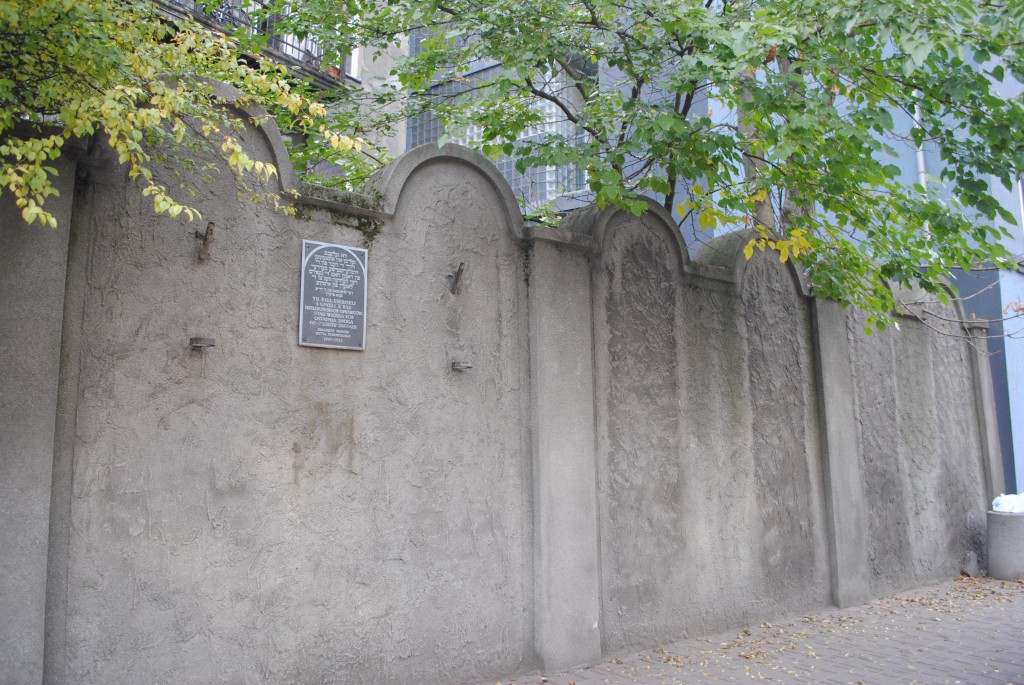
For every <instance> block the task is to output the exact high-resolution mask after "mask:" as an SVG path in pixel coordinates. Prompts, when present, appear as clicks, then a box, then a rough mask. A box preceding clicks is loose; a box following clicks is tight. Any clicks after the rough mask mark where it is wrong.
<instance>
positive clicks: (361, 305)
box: [299, 240, 366, 350]
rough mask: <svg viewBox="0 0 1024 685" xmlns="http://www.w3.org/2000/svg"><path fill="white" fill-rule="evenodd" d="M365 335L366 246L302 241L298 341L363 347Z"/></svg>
mask: <svg viewBox="0 0 1024 685" xmlns="http://www.w3.org/2000/svg"><path fill="white" fill-rule="evenodd" d="M365 339H366V250H364V249H362V248H359V247H345V246H344V245H332V244H330V243H318V242H316V241H314V240H303V241H302V292H301V295H300V304H299V344H300V345H306V346H308V347H332V348H335V349H339V350H362V349H364V345H365Z"/></svg>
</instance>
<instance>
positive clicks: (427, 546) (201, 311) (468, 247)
mask: <svg viewBox="0 0 1024 685" xmlns="http://www.w3.org/2000/svg"><path fill="white" fill-rule="evenodd" d="M224 176H225V178H223V179H221V180H220V181H219V182H218V184H217V185H215V186H214V187H212V188H211V189H210V197H209V198H200V202H199V203H198V204H199V207H200V209H201V211H204V218H206V219H209V220H213V221H215V222H216V224H217V226H218V230H217V233H216V239H215V242H214V244H213V249H212V258H211V259H210V260H209V261H208V262H206V263H203V264H199V263H197V261H196V250H197V241H196V240H195V239H194V238H193V237H192V235H191V233H192V232H193V230H194V227H193V226H192V225H188V224H183V223H177V222H174V221H170V220H163V219H157V218H154V217H151V216H150V215H149V214H148V211H147V208H146V207H144V206H143V204H142V202H141V201H137V200H135V198H134V195H135V194H134V192H133V191H132V190H131V189H127V190H126V189H125V188H124V187H123V185H122V184H121V183H120V182H114V183H111V184H109V185H108V186H106V187H105V188H104V189H103V193H102V196H101V197H100V198H98V199H97V201H96V206H97V207H98V208H100V209H98V211H97V213H96V215H95V216H94V217H93V220H92V224H91V227H90V228H91V232H92V235H91V237H90V239H91V251H92V254H93V259H92V260H91V262H90V264H89V271H88V274H87V276H86V280H85V281H84V282H83V283H81V284H80V287H83V288H84V289H86V291H87V294H86V302H85V305H84V310H85V315H84V319H83V322H82V330H81V331H80V332H79V335H80V337H81V339H82V340H84V341H87V342H86V344H85V350H84V353H83V362H82V370H81V387H80V394H81V399H80V402H79V406H78V415H77V439H76V444H75V449H74V474H73V479H74V480H73V483H74V484H73V489H72V493H71V495H72V497H71V529H72V535H71V547H70V554H69V560H68V563H69V567H70V572H69V578H68V595H67V626H68V627H67V633H68V636H69V637H68V642H67V646H66V650H67V655H66V659H67V665H66V672H65V673H64V674H63V676H62V677H61V676H59V675H57V674H55V677H56V679H57V680H58V681H66V682H82V683H88V682H93V683H113V682H150V681H167V680H174V681H177V682H196V683H212V682H240V681H249V682H283V681H305V682H314V681H315V682H344V683H355V682H367V683H383V682H415V681H423V680H425V681H432V682H447V681H457V680H463V679H472V678H475V677H481V676H483V675H485V674H486V673H489V672H491V671H492V670H495V669H497V670H500V671H513V670H517V669H523V668H527V667H529V666H530V665H531V664H532V661H531V658H532V657H531V642H532V640H531V631H532V616H531V613H530V611H529V610H528V607H529V605H530V602H529V601H528V598H529V597H530V596H531V595H532V590H531V563H530V558H531V557H530V549H531V545H532V539H531V537H530V525H529V524H530V521H531V513H530V512H531V509H530V506H531V504H530V498H529V497H530V492H531V490H530V487H529V483H530V477H531V476H530V459H529V433H528V426H529V421H528V420H527V417H526V415H525V412H526V411H527V410H528V404H527V402H526V398H527V390H528V383H529V377H528V368H527V357H526V354H527V350H528V346H527V344H526V337H525V336H526V326H525V323H526V308H525V303H524V301H525V287H526V286H525V281H524V276H523V266H522V253H521V250H520V249H519V247H518V245H517V244H516V242H515V241H514V240H513V239H512V233H511V229H510V227H509V226H507V225H506V224H505V222H503V221H502V220H501V217H500V215H499V214H498V213H497V212H496V211H495V210H494V209H493V207H494V206H495V204H496V202H495V201H493V200H491V201H488V200H489V198H493V197H494V196H493V194H492V193H493V191H491V190H490V188H489V185H488V184H487V183H486V182H485V180H484V179H483V178H482V177H481V175H480V174H479V173H478V172H476V171H475V170H474V169H473V168H472V167H470V166H468V165H461V166H459V165H452V166H450V167H449V168H446V169H445V173H444V174H435V173H431V170H430V169H424V170H422V171H417V172H416V174H415V175H414V176H413V177H412V178H411V179H410V180H409V181H408V182H407V185H406V186H405V188H404V192H403V194H402V196H401V198H400V199H399V201H398V207H397V209H396V211H395V214H394V220H393V221H392V222H391V223H389V225H387V226H386V227H384V228H383V230H382V232H381V234H380V235H378V236H377V238H376V239H375V240H374V241H373V242H372V243H371V244H369V248H370V296H369V301H370V310H369V320H370V325H369V329H368V331H367V340H368V349H367V351H366V352H364V353H346V352H332V351H325V350H318V349H311V348H300V347H297V346H296V345H295V344H294V340H295V337H296V328H297V314H298V286H299V283H298V265H299V258H300V245H301V240H302V239H303V238H310V239H315V240H321V241H326V242H338V243H343V244H348V245H357V246H358V245H362V244H363V243H364V235H363V234H362V233H360V232H359V231H357V230H356V229H355V228H353V227H352V226H353V225H354V222H349V223H350V225H342V226H336V225H334V224H333V223H332V222H331V221H330V217H329V216H327V215H326V214H325V213H322V212H319V211H314V213H313V215H312V217H311V218H310V219H308V220H299V219H293V218H288V217H284V216H281V215H278V214H273V213H269V212H266V211H263V210H257V209H254V208H253V207H251V206H249V205H247V204H246V203H243V202H241V201H238V200H237V199H236V198H235V195H234V192H233V189H232V188H231V186H230V184H229V183H228V182H227V180H226V179H230V176H229V175H224ZM125 198H127V202H128V207H127V208H125V209H121V206H120V205H121V203H123V202H124V199H125ZM460 262H464V263H465V264H466V267H465V272H464V276H463V278H462V283H461V287H460V289H459V294H458V295H453V294H452V293H451V292H450V291H449V289H448V285H449V283H448V280H447V278H446V276H447V275H448V274H449V273H451V272H452V271H454V270H455V268H457V267H458V264H459V263H460ZM192 336H204V337H212V338H215V339H216V340H217V346H216V347H214V348H211V349H209V350H207V351H205V352H194V351H191V350H189V349H188V346H187V343H188V340H189V338H190V337H192ZM456 360H466V361H470V362H471V363H472V364H473V369H472V370H470V371H467V372H463V373H456V372H453V371H452V370H451V363H452V361H456ZM51 434H52V431H51Z"/></svg>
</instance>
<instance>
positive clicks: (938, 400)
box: [848, 304, 987, 596]
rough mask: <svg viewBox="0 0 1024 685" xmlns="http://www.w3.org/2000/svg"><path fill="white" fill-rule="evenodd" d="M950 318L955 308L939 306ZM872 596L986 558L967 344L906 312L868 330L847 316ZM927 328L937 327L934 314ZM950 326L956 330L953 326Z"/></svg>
mask: <svg viewBox="0 0 1024 685" xmlns="http://www.w3.org/2000/svg"><path fill="white" fill-rule="evenodd" d="M930 309H933V310H935V309H939V310H940V313H941V314H942V315H943V316H946V317H953V316H955V315H956V312H955V311H953V310H952V308H940V306H939V305H937V304H935V305H932V306H931V307H930ZM848 320H849V325H848V333H849V339H850V344H851V347H852V349H853V359H854V379H855V387H856V392H857V399H858V401H857V412H858V425H859V429H860V430H859V435H858V440H859V442H860V451H861V473H862V478H863V489H864V496H865V498H866V499H867V500H868V511H869V531H870V534H869V542H868V554H869V557H870V566H871V590H872V594H874V595H875V596H878V595H881V594H885V593H888V592H891V591H895V590H902V589H906V588H910V587H914V586H917V585H922V584H925V583H928V582H931V581H934V580H937V579H940V578H946V577H950V576H951V575H954V574H956V573H957V572H959V571H960V570H961V568H963V564H964V563H965V555H966V554H967V553H968V552H973V553H974V554H975V555H976V556H977V557H978V558H979V559H982V558H983V556H984V549H983V548H984V531H985V519H984V512H985V509H986V508H987V507H986V495H985V485H984V476H983V464H982V463H981V459H980V453H979V452H980V451H979V435H978V430H979V428H978V426H979V419H978V416H977V414H976V412H975V410H974V407H973V406H972V405H969V404H968V403H966V402H964V398H965V397H969V396H970V395H971V394H972V389H971V388H972V383H973V381H972V379H971V366H970V359H969V355H970V354H971V350H970V348H969V343H968V342H966V341H965V340H964V339H963V338H962V337H954V336H953V335H937V334H936V333H935V332H933V331H932V330H931V329H930V328H928V327H927V326H926V325H925V324H923V323H921V322H918V321H915V320H912V319H905V320H904V321H902V322H901V328H902V330H901V331H899V332H895V331H888V332H885V333H875V334H874V335H870V336H868V335H865V333H864V321H863V317H862V316H860V315H856V314H853V315H851V316H850V317H849V319H848ZM929 325H931V326H936V327H941V326H944V325H945V324H943V323H941V322H940V321H938V320H933V321H931V322H929ZM949 332H950V333H955V331H949Z"/></svg>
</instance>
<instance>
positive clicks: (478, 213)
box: [0, 128, 998, 683]
mask: <svg viewBox="0 0 1024 685" xmlns="http://www.w3.org/2000/svg"><path fill="white" fill-rule="evenodd" d="M246 140H247V144H248V145H249V146H250V149H251V152H252V154H254V155H256V156H259V157H261V158H264V159H268V160H271V161H275V160H276V161H277V163H278V164H280V165H281V172H282V173H281V179H282V180H281V181H280V182H277V181H275V182H274V184H273V187H271V188H269V190H281V189H297V190H299V191H300V193H301V197H300V199H299V200H298V201H297V205H296V210H297V211H296V215H295V216H286V215H284V214H281V213H274V212H272V211H270V210H269V209H267V208H264V207H261V206H256V205H253V204H251V203H250V202H249V201H248V200H245V199H243V198H240V196H239V195H238V193H237V189H236V188H235V186H234V182H233V180H232V178H231V176H230V174H228V173H222V174H220V175H219V176H217V177H216V178H215V179H214V180H213V181H212V182H211V183H210V184H208V185H206V186H204V188H203V191H202V193H201V194H200V195H199V196H198V197H197V198H196V200H195V201H194V203H195V204H196V205H197V206H198V208H199V209H200V210H201V211H202V212H203V219H204V221H212V222H214V224H215V233H214V236H215V237H214V241H213V243H212V246H211V250H210V258H209V259H207V260H200V259H199V258H198V256H199V245H200V243H199V241H198V240H197V239H196V237H195V230H196V228H197V227H198V225H197V224H189V223H187V222H184V221H174V220H170V219H167V218H161V217H155V216H153V215H152V214H151V212H150V208H149V206H148V205H147V203H146V201H145V200H144V199H143V198H141V197H140V196H139V194H138V189H137V188H136V187H135V186H133V185H131V184H130V183H129V182H128V181H127V179H126V178H125V177H124V175H123V173H122V171H121V170H120V169H119V168H118V167H117V166H116V165H112V164H107V166H105V167H104V166H103V164H104V159H105V158H104V156H103V154H102V153H100V154H99V155H98V156H94V157H93V158H91V159H89V160H87V161H88V164H87V165H85V166H84V167H83V168H87V169H91V170H92V172H91V174H90V176H89V178H88V180H87V181H86V182H84V183H82V184H81V185H80V186H79V188H78V189H77V190H73V189H71V188H68V189H67V193H66V194H62V196H63V195H66V197H68V198H74V207H73V209H74V211H73V212H71V213H70V215H69V216H68V217H64V216H62V217H61V220H62V224H61V225H62V228H61V229H59V231H60V232H51V233H42V232H40V231H39V229H28V228H25V227H22V226H19V225H17V224H16V223H15V222H14V220H13V211H12V209H11V208H10V207H5V208H3V210H2V211H3V212H4V214H3V216H4V222H3V224H2V228H0V231H2V233H0V239H2V240H3V241H4V243H3V244H4V245H5V246H13V247H11V249H5V250H3V251H2V252H0V260H3V261H2V267H0V274H2V275H3V278H4V287H5V299H4V302H3V307H2V308H0V316H2V322H3V323H2V328H0V343H2V345H3V346H4V347H3V349H4V351H5V354H4V355H3V357H2V359H3V361H2V362H0V372H2V374H3V384H2V386H0V387H2V388H3V391H2V396H0V407H2V408H3V413H0V428H2V430H3V434H4V436H5V439H4V441H3V443H4V444H3V449H4V450H5V451H4V452H3V454H4V461H3V463H2V467H3V473H2V474H0V476H2V477H0V483H2V484H3V487H4V488H5V489H4V490H3V491H2V492H3V495H4V499H3V500H2V501H0V506H2V507H3V508H2V510H0V512H2V518H0V535H2V536H3V537H2V540H3V542H4V544H5V549H14V550H16V552H15V553H14V554H7V555H4V556H3V561H2V563H3V564H4V571H5V573H4V574H3V578H2V580H0V590H2V593H3V594H2V596H0V602H3V604H2V605H0V606H2V607H3V609H4V612H3V615H4V620H3V622H2V626H0V630H2V631H3V632H2V633H0V637H2V639H3V649H2V650H0V654H2V655H3V656H2V657H0V666H2V668H3V669H4V670H3V671H2V672H0V680H2V681H5V682H6V681H14V682H41V681H45V682H50V683H117V682H158V681H159V682H163V681H176V682H183V683H189V682H194V683H215V682H226V683H227V682H339V683H422V682H438V683H459V682H474V681H484V680H488V679H491V680H494V679H498V678H501V677H503V676H508V675H510V674H513V673H515V672H524V671H529V670H533V669H540V668H543V669H547V670H555V669H559V668H565V667H568V666H572V665H577V664H582V663H588V662H593V661H596V660H598V659H599V658H600V657H601V655H602V654H611V653H615V652H617V651H621V650H624V649H627V648H630V647H634V646H640V645H653V644H656V643H658V642H661V641H665V640H670V639H673V638H678V637H681V636H685V635H696V634H700V633H704V632H709V631H713V630H717V629H722V628H726V627H728V626H733V625H737V624H741V623H743V622H748V621H755V620H768V619H771V618H772V617H774V616H777V615H780V614H790V613H793V612H796V611H803V610H806V609H812V608H818V607H824V606H828V605H830V604H840V605H846V604H851V603H856V602H863V601H866V600H867V599H869V598H870V597H871V595H872V594H878V593H882V592H887V591H889V590H891V589H895V588H903V587H910V586H912V585H914V584H920V583H924V582H928V581H931V580H935V579H938V578H942V577H948V576H952V575H955V574H956V573H957V572H958V571H959V569H960V564H961V563H962V562H963V560H964V559H965V557H966V555H967V554H968V553H970V552H973V553H975V554H980V553H981V539H980V537H979V529H978V525H979V523H978V522H979V521H983V520H984V510H985V493H986V488H991V487H993V484H992V482H991V478H990V472H991V469H990V468H989V465H988V461H987V460H988V458H989V455H990V454H992V443H991V441H990V440H989V439H988V437H989V431H990V429H991V426H990V424H989V423H987V422H986V416H987V414H985V411H986V407H987V405H986V404H985V402H986V401H988V400H987V399H986V397H987V395H986V394H985V393H986V392H987V391H988V390H986V388H988V389H989V390H990V386H986V385H985V384H984V380H985V379H984V378H982V377H979V376H978V373H979V372H978V368H979V367H978V365H977V363H976V362H977V359H976V358H975V357H972V356H971V355H972V351H971V350H972V348H970V347H969V346H968V345H966V343H964V342H963V340H962V339H959V338H954V337H949V336H942V335H939V334H937V333H935V332H933V331H932V330H931V329H930V328H928V327H927V326H924V325H919V324H915V323H913V322H910V321H908V322H907V323H906V325H905V326H904V330H903V331H902V332H900V333H892V334H887V335H885V336H873V337H871V338H865V337H863V336H862V335H861V334H860V332H859V324H858V319H857V318H856V315H852V314H850V315H848V314H846V313H844V312H842V311H841V310H839V309H838V307H835V306H834V305H830V304H829V303H815V302H812V301H811V300H810V299H809V298H808V297H807V293H806V287H805V285H804V284H803V283H802V282H801V280H800V277H799V274H798V273H797V272H796V271H795V269H794V268H793V266H792V265H783V264H780V263H778V261H777V260H773V259H772V258H770V257H769V256H759V257H758V258H756V259H755V260H753V261H751V262H749V263H748V262H746V261H745V260H744V259H743V258H742V254H741V250H742V246H743V244H744V243H745V242H746V239H747V238H746V237H745V236H744V235H740V234H737V235H729V236H724V237H721V238H718V239H716V240H714V241H713V242H712V243H711V244H709V245H708V246H706V247H705V248H703V249H702V250H701V252H700V253H698V255H697V256H696V257H695V258H694V259H693V260H692V261H691V260H690V258H689V257H688V253H687V249H686V246H685V245H684V244H683V243H682V240H681V239H680V238H679V235H678V232H677V231H676V230H675V228H674V224H673V221H672V218H671V217H670V216H667V215H666V214H665V213H664V212H663V211H662V210H660V209H658V208H657V207H656V206H653V205H652V207H651V210H650V211H649V212H648V213H647V214H645V215H644V216H642V217H632V216H628V215H625V214H622V213H621V212H618V211H616V210H607V211H599V210H597V209H596V208H593V207H591V208H588V209H584V210H580V211H579V212H576V213H575V214H574V215H572V216H571V217H570V218H569V219H567V220H566V222H565V223H564V225H563V226H562V228H561V229H559V230H551V229H545V228H541V227H526V226H524V225H523V223H522V220H521V217H520V216H519V213H518V209H517V207H516V204H515V201H514V198H513V197H512V195H511V192H510V190H509V188H508V187H507V186H506V185H505V184H504V182H503V181H502V180H501V178H500V176H499V175H498V174H497V172H496V171H495V170H494V168H493V167H492V166H491V165H489V164H488V163H487V162H485V161H484V160H483V159H482V158H480V157H479V156H477V155H475V154H474V153H471V152H469V151H466V150H463V149H461V148H453V147H446V148H443V149H440V150H438V149H437V148H434V147H424V148H420V149H417V150H415V151H413V152H411V153H409V154H408V155H406V156H404V157H403V158H402V159H400V160H398V161H397V162H396V163H395V164H394V165H392V166H390V167H388V168H386V169H385V170H384V171H382V172H381V173H380V174H379V175H378V176H377V177H376V178H375V179H374V181H373V183H372V185H371V188H370V190H369V194H368V195H366V196H352V195H344V194H336V193H331V192H329V191H324V190H322V189H320V190H316V189H313V188H309V187H298V186H297V185H296V183H295V180H294V174H292V172H291V170H290V168H288V167H287V166H286V163H283V162H282V160H283V159H284V158H283V152H282V148H281V144H280V139H279V136H278V135H277V133H276V131H275V130H274V129H273V128H271V129H269V130H262V131H256V130H252V131H250V132H248V133H247V134H246ZM66 177H67V178H70V177H71V173H70V171H69V172H68V174H67V176H66ZM69 211H70V210H69ZM65 218H67V219H68V221H64V219H65ZM201 223H202V222H199V224H201ZM67 226H71V227H72V231H71V234H70V235H71V240H70V241H69V240H68V235H69V234H68V232H67V231H68V228H67ZM303 239H312V240H319V241H324V242H332V243H342V244H346V245H352V246H365V247H366V248H367V249H368V250H369V294H368V302H369V304H368V314H367V318H368V321H369V326H368V330H367V334H366V350H365V351H363V352H351V351H337V350H325V349H315V348H307V347H300V346H299V345H298V344H297V342H296V340H297V326H298V302H299V285H300V284H299V265H300V251H301V243H302V240H303ZM44 240H49V241H50V242H52V243H53V244H52V245H49V247H46V248H45V249H36V248H35V247H31V246H34V245H35V243H36V242H39V244H40V246H41V245H42V241H44ZM25 245H29V246H30V247H24V246H25ZM69 245H70V249H69V247H68V246H69ZM15 248H16V249H15ZM40 260H42V261H40ZM460 264H462V265H463V272H462V276H461V279H460V283H459V287H458V288H457V289H456V290H455V292H453V291H452V289H451V287H450V286H451V282H452V280H451V279H452V274H454V272H456V271H457V270H458V268H459V265H460ZM65 280H66V287H65ZM38 312H43V313H45V316H44V317H42V318H41V319H39V320H38V321H36V317H37V316H38ZM62 312H63V313H62ZM36 324H38V325H39V326H41V328H40V333H39V336H38V337H37V336H36V331H35V330H34V329H32V326H34V325H36ZM190 337H211V338H215V339H216V346H215V347H213V348H208V349H207V350H205V351H192V350H190V349H189V347H188V340H189V338H190ZM26 349H27V350H28V352H27V354H26V355H25V356H24V357H20V358H19V356H18V354H17V351H18V350H26ZM456 361H458V362H468V363H469V364H471V365H472V368H471V369H468V370H466V371H454V370H453V369H452V363H453V362H456ZM25 363H27V364H29V366H24V364H25ZM26 398H27V399H26ZM8 436H9V437H8ZM997 452H998V450H996V453H997ZM51 471H52V478H51ZM51 483H52V487H51ZM47 512H48V514H47ZM44 630H45V633H44ZM44 634H45V644H44V641H43V636H44ZM44 666H45V672H44Z"/></svg>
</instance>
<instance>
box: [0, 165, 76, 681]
mask: <svg viewBox="0 0 1024 685" xmlns="http://www.w3.org/2000/svg"><path fill="white" fill-rule="evenodd" d="M55 166H56V168H57V169H58V171H59V172H60V176H59V178H58V180H57V190H58V191H59V192H60V198H54V200H53V202H52V204H51V205H50V207H49V209H50V211H51V212H52V213H53V215H54V216H55V217H56V218H57V220H58V221H59V222H60V225H61V227H62V228H61V229H60V230H56V231H54V230H50V229H44V228H39V227H38V225H37V226H32V227H28V226H25V225H24V224H23V223H22V222H21V218H20V212H19V210H18V208H17V207H15V206H14V202H13V200H12V198H11V197H10V195H9V194H4V195H3V196H2V197H0V217H2V219H0V293H2V295H0V550H2V551H0V617H2V618H0V682H2V683H15V682H39V681H40V680H41V679H42V670H43V658H42V657H43V633H44V625H43V616H44V613H45V606H46V566H47V540H48V538H49V521H50V481H51V478H52V468H53V454H54V428H55V421H56V418H57V388H58V371H59V369H60V351H61V322H62V320H63V316H64V273H65V265H66V263H67V255H68V235H69V230H68V226H69V224H70V223H71V216H72V202H71V199H72V198H73V197H74V187H75V164H74V162H73V161H71V160H70V159H62V160H58V162H57V163H56V164H55Z"/></svg>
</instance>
